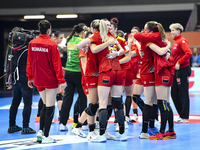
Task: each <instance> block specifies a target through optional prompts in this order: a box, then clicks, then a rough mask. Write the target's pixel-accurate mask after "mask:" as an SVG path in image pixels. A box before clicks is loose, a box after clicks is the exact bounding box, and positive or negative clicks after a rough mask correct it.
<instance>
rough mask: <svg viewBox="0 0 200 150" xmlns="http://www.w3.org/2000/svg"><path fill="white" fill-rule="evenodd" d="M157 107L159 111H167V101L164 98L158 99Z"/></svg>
mask: <svg viewBox="0 0 200 150" xmlns="http://www.w3.org/2000/svg"><path fill="white" fill-rule="evenodd" d="M158 108H159V109H160V112H164V111H169V108H168V104H167V101H165V100H158Z"/></svg>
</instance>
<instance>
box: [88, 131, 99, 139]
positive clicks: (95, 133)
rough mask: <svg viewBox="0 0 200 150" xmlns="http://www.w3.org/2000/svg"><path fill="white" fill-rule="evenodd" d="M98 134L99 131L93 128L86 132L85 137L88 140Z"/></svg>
mask: <svg viewBox="0 0 200 150" xmlns="http://www.w3.org/2000/svg"><path fill="white" fill-rule="evenodd" d="M98 135H99V132H98V131H96V130H94V131H92V132H89V133H88V136H87V139H88V141H91V139H93V138H94V137H96V136H98Z"/></svg>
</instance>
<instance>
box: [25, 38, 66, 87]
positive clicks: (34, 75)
mask: <svg viewBox="0 0 200 150" xmlns="http://www.w3.org/2000/svg"><path fill="white" fill-rule="evenodd" d="M26 74H27V77H28V80H29V81H30V80H33V79H34V85H35V86H37V87H47V88H48V87H52V86H56V85H58V84H62V83H65V79H64V76H63V72H62V64H61V59H60V54H59V51H58V46H57V43H56V42H54V41H52V40H51V39H50V36H49V35H46V34H41V35H39V37H38V38H36V39H33V40H32V41H30V43H29V47H28V59H27V67H26Z"/></svg>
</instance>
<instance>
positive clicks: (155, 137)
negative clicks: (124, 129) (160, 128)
mask: <svg viewBox="0 0 200 150" xmlns="http://www.w3.org/2000/svg"><path fill="white" fill-rule="evenodd" d="M149 139H150V140H167V135H166V133H164V134H162V133H160V132H158V133H157V134H155V135H152V136H149Z"/></svg>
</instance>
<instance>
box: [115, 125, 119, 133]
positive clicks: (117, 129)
mask: <svg viewBox="0 0 200 150" xmlns="http://www.w3.org/2000/svg"><path fill="white" fill-rule="evenodd" d="M115 131H116V132H118V131H119V124H118V123H116V127H115Z"/></svg>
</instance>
